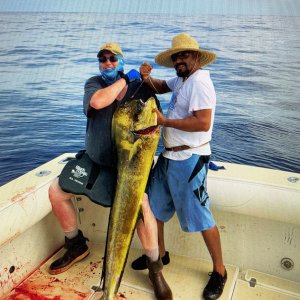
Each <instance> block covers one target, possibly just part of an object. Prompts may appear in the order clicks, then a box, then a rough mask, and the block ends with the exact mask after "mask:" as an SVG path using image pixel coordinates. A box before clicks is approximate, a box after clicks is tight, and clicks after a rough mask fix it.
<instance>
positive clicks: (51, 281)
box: [2, 243, 300, 300]
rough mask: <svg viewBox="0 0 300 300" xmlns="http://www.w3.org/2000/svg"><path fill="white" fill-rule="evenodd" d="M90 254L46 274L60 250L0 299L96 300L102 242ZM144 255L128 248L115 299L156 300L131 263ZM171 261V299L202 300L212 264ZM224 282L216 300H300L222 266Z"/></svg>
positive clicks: (289, 287)
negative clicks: (62, 270) (53, 273)
mask: <svg viewBox="0 0 300 300" xmlns="http://www.w3.org/2000/svg"><path fill="white" fill-rule="evenodd" d="M90 248H91V253H90V255H89V256H88V257H86V258H85V259H84V260H82V261H81V262H78V263H77V264H75V265H74V266H73V267H72V268H70V269H69V270H68V271H67V272H65V273H62V274H59V275H55V276H53V275H50V274H49V273H48V272H47V269H48V267H49V265H50V263H51V262H52V261H53V260H55V259H56V258H57V257H59V256H60V255H61V254H62V253H63V251H64V249H60V250H59V251H58V252H57V253H56V254H54V255H53V256H52V257H51V258H50V259H48V260H47V261H46V262H44V263H43V264H42V265H41V266H40V267H39V268H38V269H37V270H35V271H34V272H33V273H32V274H31V276H29V277H28V278H27V279H26V280H25V281H23V282H22V283H21V284H20V285H18V286H17V287H16V288H15V289H14V290H13V291H12V292H11V293H10V294H9V295H7V296H5V297H4V298H2V299H3V300H13V299H22V300H26V299H38V300H45V299H59V300H76V299H81V300H82V299H88V300H96V299H99V298H100V296H101V292H97V289H98V287H99V281H100V274H101V270H102V263H103V257H102V256H103V253H104V244H99V243H98V244H91V243H90ZM141 254H142V250H140V249H134V248H132V249H131V250H130V253H129V257H128V263H127V267H126V269H125V273H124V277H123V280H122V284H121V286H120V289H119V294H118V299H129V300H141V299H142V300H148V299H149V300H151V299H155V297H154V295H153V290H152V287H151V284H150V281H149V280H148V276H147V270H144V271H134V270H132V269H131V267H130V264H131V262H132V261H133V260H134V259H135V258H136V257H138V256H139V255H141ZM170 257H171V263H170V264H169V265H167V266H165V267H164V271H163V272H164V276H165V278H166V279H167V281H168V283H169V285H170V286H171V288H172V291H173V295H174V300H175V299H176V300H177V299H178V300H179V299H182V300H193V299H195V300H196V299H202V297H201V294H202V290H203V288H204V287H205V285H206V283H207V281H208V279H209V276H208V273H209V272H210V271H211V269H210V268H211V262H210V261H207V260H202V259H195V258H190V257H184V256H178V255H172V253H170ZM226 269H227V273H228V280H227V284H226V286H225V289H224V292H223V295H222V296H221V298H219V299H220V300H225V299H232V300H244V299H270V300H271V299H272V300H277V299H280V300H292V299H293V300H295V299H298V300H299V299H300V283H299V282H293V281H289V280H285V279H280V278H278V277H274V276H270V275H267V274H263V273H259V272H256V271H253V270H248V271H247V272H246V274H243V275H242V274H240V273H239V269H238V267H236V266H234V265H228V264H226Z"/></svg>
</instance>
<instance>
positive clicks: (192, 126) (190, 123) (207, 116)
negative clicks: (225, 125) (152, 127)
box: [155, 109, 212, 132]
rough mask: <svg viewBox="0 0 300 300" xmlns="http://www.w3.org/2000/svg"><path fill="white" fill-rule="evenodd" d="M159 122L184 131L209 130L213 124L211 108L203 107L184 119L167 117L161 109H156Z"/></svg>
mask: <svg viewBox="0 0 300 300" xmlns="http://www.w3.org/2000/svg"><path fill="white" fill-rule="evenodd" d="M155 112H156V114H157V123H158V125H162V126H164V127H172V128H176V129H179V130H183V131H189V132H197V131H208V130H209V128H210V125H211V113H212V110H211V109H201V110H196V111H194V112H193V116H191V117H187V118H184V119H167V118H166V117H165V116H164V115H163V114H162V113H161V112H160V111H159V110H157V109H155Z"/></svg>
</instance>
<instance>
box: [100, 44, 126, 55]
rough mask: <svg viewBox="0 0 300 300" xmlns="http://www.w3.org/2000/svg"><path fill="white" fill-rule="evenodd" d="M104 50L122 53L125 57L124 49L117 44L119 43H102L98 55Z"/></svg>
mask: <svg viewBox="0 0 300 300" xmlns="http://www.w3.org/2000/svg"><path fill="white" fill-rule="evenodd" d="M104 50H106V51H110V52H111V53H113V54H121V55H122V56H123V57H124V55H123V52H122V49H121V47H120V46H119V44H117V43H113V42H109V43H106V44H104V45H102V46H101V48H100V50H99V52H98V54H97V56H98V57H99V56H100V54H101V52H102V51H104Z"/></svg>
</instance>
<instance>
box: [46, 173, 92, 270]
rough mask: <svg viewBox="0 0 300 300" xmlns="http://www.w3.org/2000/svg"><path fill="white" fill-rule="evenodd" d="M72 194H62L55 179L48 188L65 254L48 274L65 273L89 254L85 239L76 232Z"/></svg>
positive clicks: (75, 216) (79, 232)
mask: <svg viewBox="0 0 300 300" xmlns="http://www.w3.org/2000/svg"><path fill="white" fill-rule="evenodd" d="M72 196H73V194H71V193H66V192H64V191H63V190H62V189H61V188H60V186H59V183H58V179H55V180H54V181H53V183H52V184H51V186H50V188H49V199H50V202H51V205H52V210H53V213H54V215H55V216H56V218H57V220H58V222H59V224H60V226H61V227H62V229H63V231H64V232H65V248H66V249H67V251H66V252H65V254H64V255H63V256H62V257H61V258H59V259H57V260H56V261H54V262H53V263H52V264H51V265H50V268H49V273H50V274H59V273H62V272H65V271H67V270H68V269H69V268H70V267H71V266H72V265H73V264H74V263H75V262H77V261H80V260H82V259H83V258H84V257H86V256H87V255H88V254H89V253H90V252H89V249H88V246H87V244H86V240H87V239H86V238H85V237H84V236H83V234H82V232H81V231H80V230H78V224H77V214H76V211H75V208H74V205H73V203H72V200H71V197H72Z"/></svg>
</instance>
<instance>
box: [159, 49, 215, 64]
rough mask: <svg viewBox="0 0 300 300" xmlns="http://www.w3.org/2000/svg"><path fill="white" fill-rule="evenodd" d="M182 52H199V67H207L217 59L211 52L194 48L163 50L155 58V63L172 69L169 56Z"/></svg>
mask: <svg viewBox="0 0 300 300" xmlns="http://www.w3.org/2000/svg"><path fill="white" fill-rule="evenodd" d="M182 51H193V52H199V53H200V57H199V64H200V67H201V68H202V67H204V66H207V65H209V64H211V63H212V62H213V61H215V60H216V59H217V55H216V54H215V53H213V52H211V51H208V50H203V49H200V48H199V49H195V48H175V49H169V50H165V51H163V52H161V53H159V54H158V55H156V57H155V62H156V63H157V64H159V65H161V66H164V67H168V68H173V67H174V64H173V61H172V59H171V56H172V55H173V54H175V53H178V52H182Z"/></svg>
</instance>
